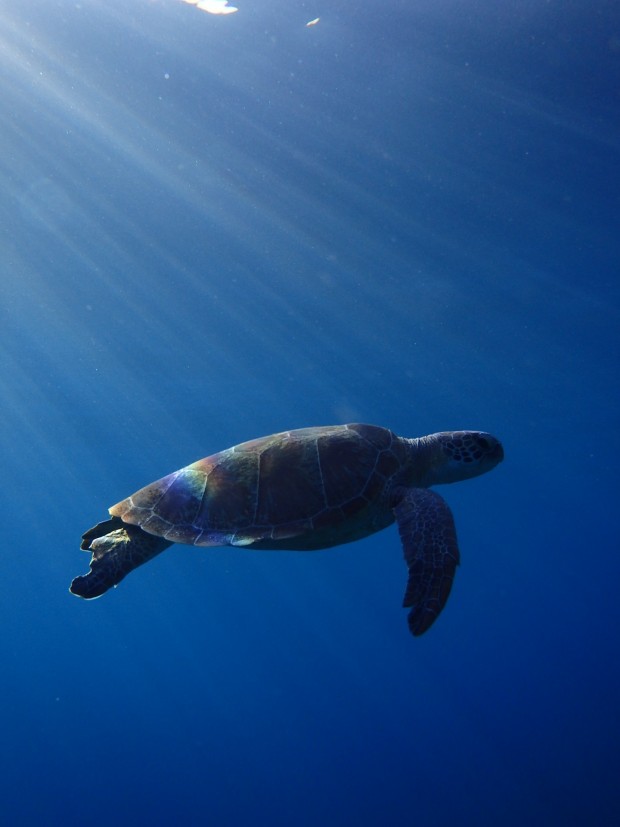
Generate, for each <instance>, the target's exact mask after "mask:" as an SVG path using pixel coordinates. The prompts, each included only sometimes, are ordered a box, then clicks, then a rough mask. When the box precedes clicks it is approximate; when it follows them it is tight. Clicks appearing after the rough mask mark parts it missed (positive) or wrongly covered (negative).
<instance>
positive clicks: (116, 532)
mask: <svg viewBox="0 0 620 827" xmlns="http://www.w3.org/2000/svg"><path fill="white" fill-rule="evenodd" d="M171 545H172V543H171V542H170V541H169V540H164V539H163V538H162V537H155V535H153V534H147V532H146V531H143V530H142V529H141V528H139V527H138V526H134V525H128V524H126V523H124V522H123V521H122V520H120V519H119V518H118V517H113V518H112V519H111V520H106V521H105V522H103V523H98V524H97V525H96V526H94V527H93V528H91V529H89V530H88V531H87V532H86V534H84V535H83V536H82V545H81V548H82V549H84V550H85V551H92V555H93V556H92V559H91V561H90V571H89V572H88V574H84V575H81V576H80V577H76V578H75V580H74V581H73V582H72V583H71V587H70V591H71V592H72V593H73V594H76V595H78V597H84V598H85V599H86V600H91V599H92V598H93V597H100V596H101V595H102V594H104V593H105V592H107V590H108V589H110V588H112V586H116V585H118V584H119V583H120V582H121V580H122V579H123V578H124V577H125V576H126V575H128V574H129V572H130V571H133V569H135V568H137V567H138V566H141V565H142V564H143V563H146V562H148V561H149V560H151V559H152V558H153V557H155V556H156V555H157V554H160V553H161V552H162V551H165V549H167V548H168V546H171Z"/></svg>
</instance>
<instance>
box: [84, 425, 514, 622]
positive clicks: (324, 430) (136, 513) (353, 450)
mask: <svg viewBox="0 0 620 827" xmlns="http://www.w3.org/2000/svg"><path fill="white" fill-rule="evenodd" d="M503 456H504V452H503V449H502V446H501V444H500V442H499V441H498V440H497V439H495V437H493V436H491V435H490V434H486V433H482V432H480V431H448V432H443V433H437V434H431V435H430V436H423V437H420V438H418V439H407V438H405V437H399V436H396V434H394V433H392V431H389V430H388V429H387V428H380V427H377V426H375V425H360V424H352V425H330V426H326V427H320V428H302V429H300V430H296V431H285V432H283V433H279V434H273V435H272V436H266V437H262V438H261V439H255V440H252V441H251V442H244V443H242V444H241V445H236V446H235V447H234V448H229V449H227V450H226V451H222V452H220V453H219V454H214V455H213V456H210V457H206V459H201V460H198V462H194V463H193V464H192V465H188V466H187V467H186V468H182V469H181V470H180V471H175V472H174V473H173V474H170V475H169V476H167V477H163V479H160V480H158V481H157V482H153V483H151V484H150V485H147V486H146V488H142V489H140V491H138V492H137V493H135V494H133V495H132V496H131V497H128V498H127V499H126V500H123V501H122V502H120V503H117V504H116V505H114V506H112V508H110V510H109V511H110V514H111V519H109V520H106V521H105V522H102V523H99V524H98V525H96V526H94V528H91V529H90V530H89V531H87V532H86V534H84V535H83V541H82V546H81V547H82V548H83V549H85V550H89V551H91V552H92V560H91V563H90V571H89V573H88V574H86V575H83V576H81V577H76V578H75V580H74V581H73V582H72V584H71V591H72V592H73V594H76V595H79V596H80V597H84V598H87V599H89V598H93V597H99V596H100V595H102V594H103V593H104V592H105V591H107V590H108V589H109V588H110V587H111V586H116V585H117V584H118V583H120V581H121V580H122V579H123V578H124V577H125V575H127V574H129V572H130V571H132V570H133V569H135V568H136V567H137V566H140V565H142V563H146V562H147V561H148V560H150V559H151V558H152V557H155V555H157V554H159V553H160V552H162V551H164V549H166V548H168V546H170V545H171V544H172V543H186V544H188V545H195V546H247V547H248V548H252V549H292V550H297V551H310V550H313V549H320V548H327V547H329V546H336V545H339V544H340V543H350V542H352V541H354V540H359V539H360V538H361V537H366V536H367V535H369V534H373V533H374V532H375V531H380V530H381V529H382V528H385V527H386V526H389V525H390V524H391V523H393V522H394V521H395V520H396V522H397V523H398V529H399V532H400V537H401V540H402V544H403V550H404V554H405V560H406V562H407V566H408V568H409V582H408V584H407V590H406V592H405V598H404V601H403V605H404V606H405V607H410V608H411V612H410V614H409V628H410V630H411V632H412V633H413V634H414V635H421V634H422V633H423V632H425V631H426V630H427V629H428V628H429V627H430V626H431V624H432V623H433V622H434V620H435V619H436V618H437V616H438V615H439V613H440V612H441V610H442V609H443V607H444V605H445V603H446V600H447V599H448V595H449V594H450V589H451V587H452V580H453V578H454V573H455V570H456V566H457V564H458V562H459V551H458V546H457V541H456V532H455V528H454V521H453V519H452V514H451V512H450V509H449V508H448V506H447V504H446V503H445V501H444V500H443V499H442V498H441V497H440V496H439V494H437V493H435V492H434V491H430V490H429V486H432V485H435V484H437V483H448V482H457V481H459V480H464V479H468V478H469V477H475V476H478V475H479V474H484V473H485V472H486V471H490V470H491V468H494V467H495V466H496V465H497V464H498V463H499V462H501V460H502V459H503Z"/></svg>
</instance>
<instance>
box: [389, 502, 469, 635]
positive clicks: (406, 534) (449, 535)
mask: <svg viewBox="0 0 620 827" xmlns="http://www.w3.org/2000/svg"><path fill="white" fill-rule="evenodd" d="M396 493H397V497H396V505H395V506H394V514H395V516H396V520H397V522H398V530H399V532H400V538H401V540H402V544H403V551H404V553H405V561H406V563H407V567H408V568H409V582H408V583H407V590H406V592H405V598H404V600H403V606H404V607H405V608H409V607H411V611H410V613H409V618H408V622H409V629H410V630H411V633H412V634H413V635H416V636H417V635H421V634H423V633H424V632H426V630H427V629H429V628H430V627H431V626H432V625H433V623H434V622H435V620H436V619H437V617H438V616H439V614H440V612H441V610H442V609H443V607H444V606H445V605H446V601H447V600H448V595H449V594H450V589H451V588H452V581H453V580H454V574H455V572H456V567H457V566H458V564H459V549H458V545H457V542H456V529H455V528H454V519H453V517H452V512H451V511H450V509H449V508H448V505H447V503H446V502H445V500H444V499H442V497H440V496H439V494H436V493H435V492H434V491H430V490H429V489H427V488H404V489H400V490H399V491H398V492H396Z"/></svg>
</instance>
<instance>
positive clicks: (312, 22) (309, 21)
mask: <svg viewBox="0 0 620 827" xmlns="http://www.w3.org/2000/svg"><path fill="white" fill-rule="evenodd" d="M320 19H321V18H320V17H315V18H314V20H308V22H307V23H306V29H307V28H309V27H310V26H316V24H317V23H318V22H319V20H320Z"/></svg>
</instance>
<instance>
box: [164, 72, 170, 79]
mask: <svg viewBox="0 0 620 827" xmlns="http://www.w3.org/2000/svg"><path fill="white" fill-rule="evenodd" d="M164 77H165V78H166V80H169V79H170V75H169V74H168V72H165V74H164Z"/></svg>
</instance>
